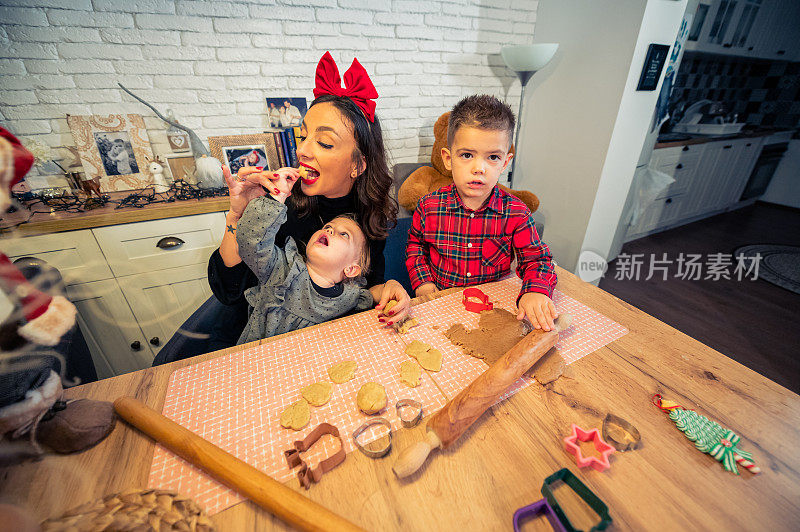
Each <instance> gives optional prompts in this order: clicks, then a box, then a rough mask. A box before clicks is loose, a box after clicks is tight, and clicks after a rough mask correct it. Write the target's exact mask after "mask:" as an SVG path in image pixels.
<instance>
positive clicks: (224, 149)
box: [208, 133, 281, 174]
mask: <svg viewBox="0 0 800 532" xmlns="http://www.w3.org/2000/svg"><path fill="white" fill-rule="evenodd" d="M208 145H209V147H210V148H211V155H212V157H216V158H217V160H218V161H219V162H221V163H222V164H224V165H227V166H229V167H230V169H231V173H232V174H235V173H236V172H238V171H239V168H241V167H243V166H263V167H264V169H266V170H277V169H278V168H280V167H281V162H280V159H279V158H278V148H277V146H276V144H275V136H274V135H272V133H256V134H253V135H227V136H224V137H208Z"/></svg>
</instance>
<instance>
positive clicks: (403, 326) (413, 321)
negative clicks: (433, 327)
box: [394, 318, 419, 334]
mask: <svg viewBox="0 0 800 532" xmlns="http://www.w3.org/2000/svg"><path fill="white" fill-rule="evenodd" d="M417 325H419V320H417V318H406V319H404V320H403V321H401V322H400V323H395V324H394V328H395V330H396V331H397V332H398V333H400V334H405V333H407V332H408V331H409V330H411V328H412V327H416V326H417Z"/></svg>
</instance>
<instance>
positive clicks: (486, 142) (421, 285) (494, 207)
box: [406, 95, 557, 331]
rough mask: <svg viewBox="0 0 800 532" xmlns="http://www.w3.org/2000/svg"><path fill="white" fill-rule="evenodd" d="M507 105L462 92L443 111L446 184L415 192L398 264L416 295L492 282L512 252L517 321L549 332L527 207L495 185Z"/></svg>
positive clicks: (550, 281) (551, 282) (544, 256)
mask: <svg viewBox="0 0 800 532" xmlns="http://www.w3.org/2000/svg"><path fill="white" fill-rule="evenodd" d="M513 131H514V113H513V112H512V111H511V108H510V107H509V106H508V105H506V104H504V103H503V102H501V101H499V100H498V99H497V98H495V97H493V96H487V95H475V96H468V97H466V98H464V99H463V100H461V101H460V102H458V103H457V104H456V106H455V107H453V110H452V111H451V112H450V123H449V125H448V129H447V145H448V147H447V148H442V159H443V162H444V165H445V167H446V168H447V169H448V170H451V171H452V172H453V184H452V185H448V186H446V187H442V188H441V189H439V190H437V191H435V192H432V193H430V194H428V195H427V196H425V197H423V198H422V199H421V200H420V201H419V204H418V205H417V209H416V210H415V211H414V219H413V222H412V226H411V230H410V232H409V235H408V245H407V248H406V268H408V274H409V276H410V277H411V286H412V287H413V288H414V290H415V291H416V295H417V296H420V295H424V294H429V293H432V292H435V291H436V290H440V289H444V288H450V287H453V286H468V285H475V284H481V283H487V282H490V281H497V280H499V279H501V278H503V277H505V276H506V275H507V274H508V273H509V272H510V271H511V260H512V258H513V257H512V255H516V257H517V274H518V275H519V276H520V278H521V279H522V290H520V293H519V297H518V298H517V307H518V308H519V312H518V314H517V319H522V318H524V317H527V318H528V320H530V322H531V324H532V325H533V326H534V327H536V328H537V329H539V328H541V329H543V330H545V331H549V330H550V329H552V328H553V326H554V325H553V320H554V319H555V318H556V317H557V313H556V310H555V306H554V305H553V301H552V300H551V299H550V298H551V297H552V295H553V288H554V287H555V285H556V273H555V268H554V267H553V263H552V259H553V257H552V255H551V253H550V249H549V248H548V247H547V246H546V245H545V244H544V243H542V241H541V240H539V235H538V234H537V233H536V229H535V228H534V225H533V216H532V215H531V212H530V210H529V209H528V207H526V206H525V204H524V203H522V202H521V201H520V200H518V199H517V198H515V197H514V196H512V195H510V194H507V193H506V192H503V191H502V190H501V189H500V188H499V187H498V186H497V180H498V178H499V177H500V173H501V172H502V171H503V170H504V169H505V168H506V166H507V165H508V163H509V162H510V161H511V158H512V157H513V155H512V154H510V153H509V149H510V148H511V138H512V135H513Z"/></svg>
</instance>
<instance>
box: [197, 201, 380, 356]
mask: <svg viewBox="0 0 800 532" xmlns="http://www.w3.org/2000/svg"><path fill="white" fill-rule="evenodd" d="M356 205H357V204H356V192H355V190H353V191H352V192H351V193H350V194H348V195H347V196H343V197H341V198H333V199H331V198H326V197H325V196H317V212H316V213H307V214H306V215H305V216H303V217H302V218H300V217H298V216H297V213H296V211H295V209H294V206H293V205H292V202H291V201H287V202H286V206H287V220H286V222H284V224H283V225H282V226H281V228H280V230H279V231H278V234H277V235H276V237H275V244H276V245H278V246H280V247H283V246H284V245H285V243H286V239H287V238H288V237H292V238H293V239H294V241H295V242H296V243H297V247H298V249H299V250H300V253H302V254H303V255H305V251H306V244H307V243H308V241H309V239H310V238H311V235H313V234H314V232H316V231H318V230H320V229H322V227H323V226H324V225H325V224H326V223H328V222H330V221H331V220H333V219H334V218H336V217H337V216H339V215H341V214H346V213H356V216H357V217H358V213H357V207H356ZM367 242H368V243H369V253H370V268H369V269H370V271H369V274H367V277H366V279H367V286H374V285H376V284H382V283H383V282H384V278H383V275H384V272H385V270H386V262H385V260H384V257H383V248H384V247H385V245H386V240H371V239H367ZM208 284H209V285H210V286H211V291H212V292H214V295H215V296H216V298H217V299H218V300H219V301H220V302H221V303H223V304H225V305H228V306H229V307H230V308H228V309H226V312H225V315H224V316H220V317H219V318H220V319H219V320H218V324H219V327H217V330H215V331H214V333H213V334H212V340H211V346H210V348H222V347H225V346H227V344H229V343H230V345H234V344H235V343H236V340H237V339H238V338H239V335H240V334H241V332H242V330H244V326H245V324H247V318H248V315H249V305H248V304H247V301H246V300H245V298H244V291H245V290H247V289H248V288H250V287H252V286H256V285H257V284H258V279H257V278H256V276H255V274H254V273H253V272H252V271H250V268H248V267H247V265H246V264H245V263H244V262H240V263H239V264H237V265H236V266H231V267H228V266H225V263H224V262H223V261H222V256H221V255H220V253H219V248H217V250H216V251H214V253H213V254H212V255H211V258H210V259H209V260H208ZM214 337H216V341H215V338H214ZM231 339H232V340H231Z"/></svg>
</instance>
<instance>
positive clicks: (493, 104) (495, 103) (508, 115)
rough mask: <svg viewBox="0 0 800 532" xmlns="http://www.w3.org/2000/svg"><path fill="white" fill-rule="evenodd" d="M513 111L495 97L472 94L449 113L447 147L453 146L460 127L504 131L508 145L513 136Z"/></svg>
mask: <svg viewBox="0 0 800 532" xmlns="http://www.w3.org/2000/svg"><path fill="white" fill-rule="evenodd" d="M514 123H515V121H514V111H512V110H511V107H510V106H509V105H508V104H507V103H504V102H501V101H500V100H499V99H497V98H496V97H495V96H490V95H488V94H473V95H472V96H467V97H466V98H464V99H462V100H461V101H460V102H458V103H457V104H456V105H455V106H454V107H453V110H452V111H450V121H449V123H448V125H447V146H448V147H452V146H453V139H454V138H455V136H456V131H458V128H460V127H464V126H467V127H477V128H480V129H491V130H495V131H505V132H506V133H508V145H509V147H510V146H511V140H512V138H513V136H514Z"/></svg>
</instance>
